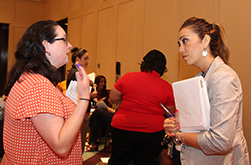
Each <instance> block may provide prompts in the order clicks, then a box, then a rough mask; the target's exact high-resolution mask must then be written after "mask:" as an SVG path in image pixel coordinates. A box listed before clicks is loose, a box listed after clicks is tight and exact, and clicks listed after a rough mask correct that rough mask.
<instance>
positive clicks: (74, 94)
mask: <svg viewBox="0 0 251 165" xmlns="http://www.w3.org/2000/svg"><path fill="white" fill-rule="evenodd" d="M87 76H88V77H89V79H90V80H92V81H93V82H94V80H95V76H96V74H95V73H94V72H92V73H90V74H88V75H87ZM77 86H78V83H77V81H76V80H71V82H70V84H69V86H68V88H67V90H66V93H65V95H66V96H68V97H69V98H70V99H71V100H72V101H74V102H75V103H76V104H77V103H78V101H79V94H78V90H77ZM91 89H92V87H91V86H90V89H89V90H90V92H91Z"/></svg>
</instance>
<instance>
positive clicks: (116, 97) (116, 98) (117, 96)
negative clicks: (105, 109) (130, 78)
mask: <svg viewBox="0 0 251 165" xmlns="http://www.w3.org/2000/svg"><path fill="white" fill-rule="evenodd" d="M122 96H123V95H122V93H121V92H120V91H118V90H117V89H115V88H113V89H112V91H111V93H110V99H111V101H112V102H114V103H115V104H118V103H120V102H121V100H122Z"/></svg>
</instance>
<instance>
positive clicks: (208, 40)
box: [202, 34, 211, 48]
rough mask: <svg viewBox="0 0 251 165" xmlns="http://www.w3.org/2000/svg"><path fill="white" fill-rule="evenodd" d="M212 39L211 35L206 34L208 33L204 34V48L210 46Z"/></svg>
mask: <svg viewBox="0 0 251 165" xmlns="http://www.w3.org/2000/svg"><path fill="white" fill-rule="evenodd" d="M210 41H211V37H210V36H209V35H207V34H206V35H205V36H204V38H203V40H202V43H203V45H204V48H207V47H208V45H209V43H210Z"/></svg>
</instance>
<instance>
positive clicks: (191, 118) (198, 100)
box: [172, 76, 210, 132]
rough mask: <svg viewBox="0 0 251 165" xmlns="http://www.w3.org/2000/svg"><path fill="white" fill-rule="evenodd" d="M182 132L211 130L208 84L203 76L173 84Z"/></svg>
mask: <svg viewBox="0 0 251 165" xmlns="http://www.w3.org/2000/svg"><path fill="white" fill-rule="evenodd" d="M172 87H173V92H174V98H175V104H176V108H177V109H178V110H179V123H180V130H181V131H182V132H198V131H200V130H209V126H210V103H209V99H208V94H207V84H206V82H205V81H204V78H203V77H202V76H197V77H194V78H190V79H186V80H182V81H178V82H174V83H173V84H172Z"/></svg>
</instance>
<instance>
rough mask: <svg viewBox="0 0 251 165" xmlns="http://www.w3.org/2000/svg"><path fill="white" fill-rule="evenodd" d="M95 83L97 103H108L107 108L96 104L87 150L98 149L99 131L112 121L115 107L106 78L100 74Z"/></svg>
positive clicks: (91, 119)
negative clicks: (113, 107) (107, 87)
mask: <svg viewBox="0 0 251 165" xmlns="http://www.w3.org/2000/svg"><path fill="white" fill-rule="evenodd" d="M95 84H96V85H97V87H96V90H97V97H96V98H97V104H98V103H99V102H101V101H104V103H105V104H106V105H107V107H106V108H103V107H98V106H96V108H95V111H94V112H93V114H92V115H91V118H90V125H89V126H90V127H91V131H90V138H89V143H90V145H89V146H86V149H85V152H88V151H97V150H98V143H97V139H98V137H99V132H100V129H101V128H102V127H106V126H109V125H110V124H111V121H112V117H113V114H114V112H115V110H114V109H112V108H111V106H112V102H111V101H110V99H109V95H110V90H107V89H106V78H105V77H104V76H102V75H98V76H97V77H96V78H95Z"/></svg>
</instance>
